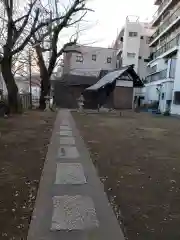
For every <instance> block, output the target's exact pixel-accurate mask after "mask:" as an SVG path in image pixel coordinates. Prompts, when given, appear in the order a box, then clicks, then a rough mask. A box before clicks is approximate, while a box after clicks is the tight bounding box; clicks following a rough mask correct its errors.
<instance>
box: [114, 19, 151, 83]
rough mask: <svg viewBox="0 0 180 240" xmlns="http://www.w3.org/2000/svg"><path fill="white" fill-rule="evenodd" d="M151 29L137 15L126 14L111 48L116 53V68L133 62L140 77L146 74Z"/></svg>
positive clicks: (142, 77)
mask: <svg viewBox="0 0 180 240" xmlns="http://www.w3.org/2000/svg"><path fill="white" fill-rule="evenodd" d="M151 35H152V29H151V28H150V24H149V23H143V22H140V21H139V17H137V16H128V17H127V18H126V22H125V25H124V27H123V28H122V30H121V31H120V33H119V35H118V37H117V39H116V41H115V43H114V44H113V48H114V49H116V54H117V66H116V67H117V68H120V67H122V66H127V65H131V64H134V70H135V71H136V73H137V74H138V75H139V76H140V78H141V79H145V77H146V76H147V62H148V58H149V55H150V48H149V40H150V36H151Z"/></svg>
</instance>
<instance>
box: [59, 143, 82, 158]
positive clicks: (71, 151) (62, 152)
mask: <svg viewBox="0 0 180 240" xmlns="http://www.w3.org/2000/svg"><path fill="white" fill-rule="evenodd" d="M58 157H59V158H78V157H79V152H78V150H77V148H76V147H71V146H63V147H60V148H59V151H58Z"/></svg>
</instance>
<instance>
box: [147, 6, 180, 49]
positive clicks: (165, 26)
mask: <svg viewBox="0 0 180 240" xmlns="http://www.w3.org/2000/svg"><path fill="white" fill-rule="evenodd" d="M179 20H180V8H178V9H177V10H176V11H175V12H173V13H172V14H171V15H170V16H169V17H168V18H167V19H166V20H165V21H164V22H163V23H162V24H161V25H160V26H159V28H158V29H157V30H156V32H155V33H154V34H153V35H152V37H151V42H150V46H152V45H153V44H154V43H155V42H156V41H157V40H158V39H159V38H160V37H161V36H163V35H164V34H165V33H166V32H167V31H169V30H170V29H171V28H172V27H173V26H174V25H175V24H176V23H178V21H179Z"/></svg>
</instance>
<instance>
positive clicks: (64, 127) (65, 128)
mask: <svg viewBox="0 0 180 240" xmlns="http://www.w3.org/2000/svg"><path fill="white" fill-rule="evenodd" d="M61 130H65V131H72V128H71V127H70V126H64V125H63V126H60V131H61Z"/></svg>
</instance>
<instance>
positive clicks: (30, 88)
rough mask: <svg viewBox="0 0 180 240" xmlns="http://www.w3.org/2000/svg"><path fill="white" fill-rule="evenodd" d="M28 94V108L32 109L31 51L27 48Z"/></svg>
mask: <svg viewBox="0 0 180 240" xmlns="http://www.w3.org/2000/svg"><path fill="white" fill-rule="evenodd" d="M29 92H30V107H31V108H32V73H31V49H30V48H29Z"/></svg>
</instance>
